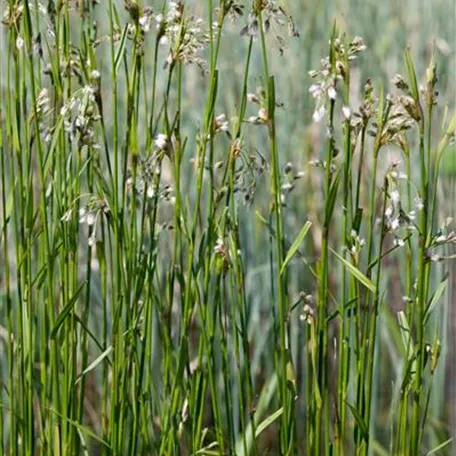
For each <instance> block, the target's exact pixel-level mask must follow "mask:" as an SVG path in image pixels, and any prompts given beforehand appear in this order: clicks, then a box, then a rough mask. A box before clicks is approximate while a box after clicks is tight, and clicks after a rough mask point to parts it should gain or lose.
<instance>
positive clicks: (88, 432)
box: [49, 408, 111, 450]
mask: <svg viewBox="0 0 456 456" xmlns="http://www.w3.org/2000/svg"><path fill="white" fill-rule="evenodd" d="M49 410H50V411H51V412H52V413H55V414H56V415H57V416H59V417H60V418H62V420H65V421H66V422H67V423H70V424H71V425H73V426H74V427H75V428H76V429H78V430H79V431H81V432H83V433H84V434H86V435H88V436H89V437H92V439H94V440H96V441H97V442H100V443H101V444H103V445H104V446H105V447H106V448H108V449H109V450H110V449H111V446H110V445H109V443H108V442H106V440H103V439H102V438H101V437H98V435H97V434H95V433H94V432H92V431H91V430H90V429H89V428H88V427H86V426H83V425H82V424H80V423H78V422H77V421H74V420H70V419H69V418H67V417H66V416H64V415H62V414H60V413H59V412H57V411H56V410H54V409H53V408H49Z"/></svg>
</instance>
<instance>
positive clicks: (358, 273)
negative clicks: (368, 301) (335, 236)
mask: <svg viewBox="0 0 456 456" xmlns="http://www.w3.org/2000/svg"><path fill="white" fill-rule="evenodd" d="M330 250H331V252H332V253H333V254H334V255H335V256H336V258H337V259H338V260H339V261H340V262H341V263H342V264H343V265H344V266H345V267H346V268H347V269H348V272H349V273H350V274H351V275H353V276H354V277H355V278H356V279H358V281H359V282H361V283H362V284H363V285H364V286H365V287H366V288H367V289H368V290H370V291H372V293H375V292H376V291H377V290H376V288H375V285H374V284H373V283H372V281H371V280H370V279H368V278H367V277H366V276H365V275H364V274H363V273H362V272H361V271H360V270H359V269H358V268H357V267H355V266H353V265H352V264H351V263H350V262H349V261H347V260H346V259H345V258H342V257H341V256H340V255H339V254H337V253H336V252H335V251H334V250H333V249H330Z"/></svg>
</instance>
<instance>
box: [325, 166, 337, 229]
mask: <svg viewBox="0 0 456 456" xmlns="http://www.w3.org/2000/svg"><path fill="white" fill-rule="evenodd" d="M339 182H340V170H338V171H337V173H336V176H335V177H334V179H333V181H332V183H331V187H330V189H329V194H328V196H327V201H326V213H325V225H324V226H325V227H327V226H328V225H329V222H330V221H331V217H332V214H333V212H334V205H335V204H336V199H337V190H338V188H339Z"/></svg>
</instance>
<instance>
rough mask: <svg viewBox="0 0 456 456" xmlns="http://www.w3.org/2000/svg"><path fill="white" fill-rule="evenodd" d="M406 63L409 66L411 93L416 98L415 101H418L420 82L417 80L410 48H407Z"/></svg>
mask: <svg viewBox="0 0 456 456" xmlns="http://www.w3.org/2000/svg"><path fill="white" fill-rule="evenodd" d="M405 65H406V67H407V73H408V78H409V82H410V91H411V94H412V96H413V98H414V99H415V101H418V100H419V98H420V95H419V92H418V83H417V81H416V73H415V67H414V65H413V61H412V56H411V55H410V50H409V49H407V50H406V51H405Z"/></svg>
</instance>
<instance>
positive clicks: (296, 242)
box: [280, 221, 312, 275]
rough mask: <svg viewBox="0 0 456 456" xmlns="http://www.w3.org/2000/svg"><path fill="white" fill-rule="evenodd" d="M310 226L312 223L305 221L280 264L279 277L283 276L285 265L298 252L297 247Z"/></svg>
mask: <svg viewBox="0 0 456 456" xmlns="http://www.w3.org/2000/svg"><path fill="white" fill-rule="evenodd" d="M311 226H312V223H311V222H309V221H307V222H306V223H305V224H304V226H303V227H302V228H301V231H300V232H299V234H298V235H297V236H296V239H295V240H294V241H293V244H291V247H290V249H289V250H288V253H287V256H286V257H285V260H284V262H283V264H282V268H281V270H280V275H282V274H283V272H284V271H285V268H286V267H287V264H288V263H289V262H290V260H291V259H292V258H293V256H294V255H295V253H296V251H297V250H298V248H299V246H300V245H301V243H302V241H303V240H304V238H305V237H306V235H307V233H308V232H309V229H310V227H311Z"/></svg>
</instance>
